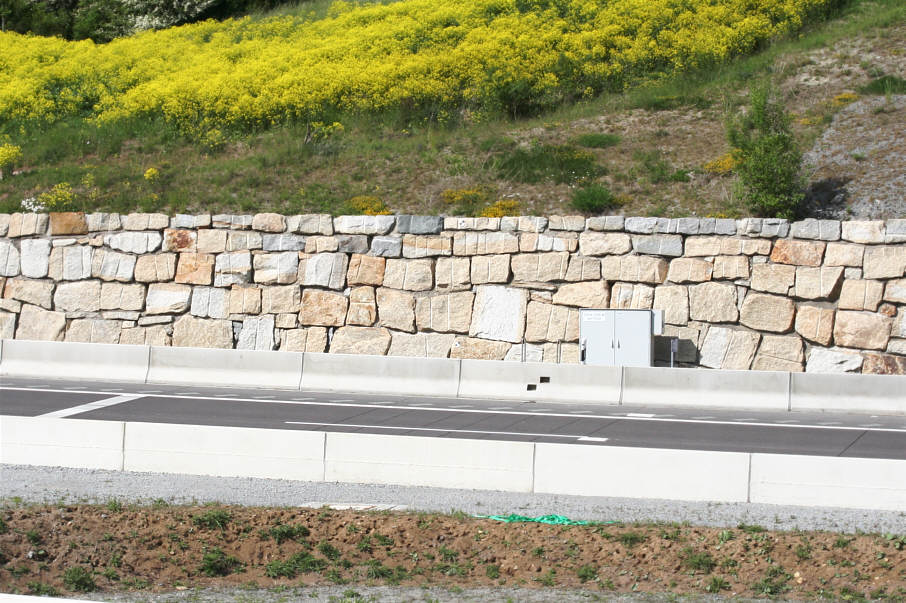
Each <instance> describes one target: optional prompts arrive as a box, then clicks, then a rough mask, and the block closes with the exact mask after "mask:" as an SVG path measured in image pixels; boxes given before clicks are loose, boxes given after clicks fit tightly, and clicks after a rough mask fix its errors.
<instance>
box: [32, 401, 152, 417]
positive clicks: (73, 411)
mask: <svg viewBox="0 0 906 603" xmlns="http://www.w3.org/2000/svg"><path fill="white" fill-rule="evenodd" d="M143 397H144V396H116V397H115V398H105V399H103V400H97V401H95V402H88V403H87V404H80V405H79V406H73V407H71V408H62V409H60V410H55V411H53V412H49V413H45V414H43V415H38V416H39V417H44V418H51V417H53V418H57V419H59V418H62V417H71V416H72V415H79V414H82V413H83V412H88V411H90V410H97V409H99V408H107V407H108V406H114V405H116V404H122V403H123V402H130V401H132V400H137V399H138V398H143Z"/></svg>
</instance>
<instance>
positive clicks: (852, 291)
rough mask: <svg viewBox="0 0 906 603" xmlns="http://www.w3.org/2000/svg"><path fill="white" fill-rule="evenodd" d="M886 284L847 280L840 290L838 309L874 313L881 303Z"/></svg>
mask: <svg viewBox="0 0 906 603" xmlns="http://www.w3.org/2000/svg"><path fill="white" fill-rule="evenodd" d="M883 293H884V284H883V283H881V282H879V281H865V280H857V279H846V280H844V281H843V286H842V287H841V289H840V300H839V301H838V302H837V307H838V308H839V309H841V310H870V311H872V312H874V311H875V310H877V309H878V304H880V303H881V296H882V295H883Z"/></svg>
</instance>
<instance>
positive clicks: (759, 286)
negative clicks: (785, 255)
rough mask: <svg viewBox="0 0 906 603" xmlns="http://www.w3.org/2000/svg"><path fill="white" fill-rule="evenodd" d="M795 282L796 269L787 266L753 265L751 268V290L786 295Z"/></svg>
mask: <svg viewBox="0 0 906 603" xmlns="http://www.w3.org/2000/svg"><path fill="white" fill-rule="evenodd" d="M795 282H796V267H795V266H790V265H787V264H755V265H754V266H752V289H753V290H755V291H767V292H768V293H779V294H780V295H787V294H789V292H790V288H791V287H792V286H793V284H794V283H795Z"/></svg>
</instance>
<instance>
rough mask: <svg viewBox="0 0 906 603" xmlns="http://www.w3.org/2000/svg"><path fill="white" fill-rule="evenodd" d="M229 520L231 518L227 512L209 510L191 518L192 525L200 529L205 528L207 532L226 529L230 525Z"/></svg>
mask: <svg viewBox="0 0 906 603" xmlns="http://www.w3.org/2000/svg"><path fill="white" fill-rule="evenodd" d="M230 519H232V516H231V515H230V513H229V511H224V510H223V509H211V510H210V511H205V512H204V513H202V514H201V515H196V516H195V517H193V518H192V523H194V524H195V525H196V526H198V527H200V528H206V529H208V530H215V529H216V530H223V529H224V528H226V527H227V524H229V523H230Z"/></svg>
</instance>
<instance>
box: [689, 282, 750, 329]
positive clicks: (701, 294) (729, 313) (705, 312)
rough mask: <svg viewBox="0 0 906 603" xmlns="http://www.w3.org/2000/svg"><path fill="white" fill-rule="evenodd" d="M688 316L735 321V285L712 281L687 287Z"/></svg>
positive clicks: (706, 320) (694, 318)
mask: <svg viewBox="0 0 906 603" xmlns="http://www.w3.org/2000/svg"><path fill="white" fill-rule="evenodd" d="M689 317H690V318H691V319H692V320H701V321H704V322H717V323H720V322H736V321H737V319H738V318H739V310H738V309H737V307H736V287H735V286H734V285H726V284H722V283H714V282H710V283H701V284H699V285H693V286H691V287H689Z"/></svg>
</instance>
